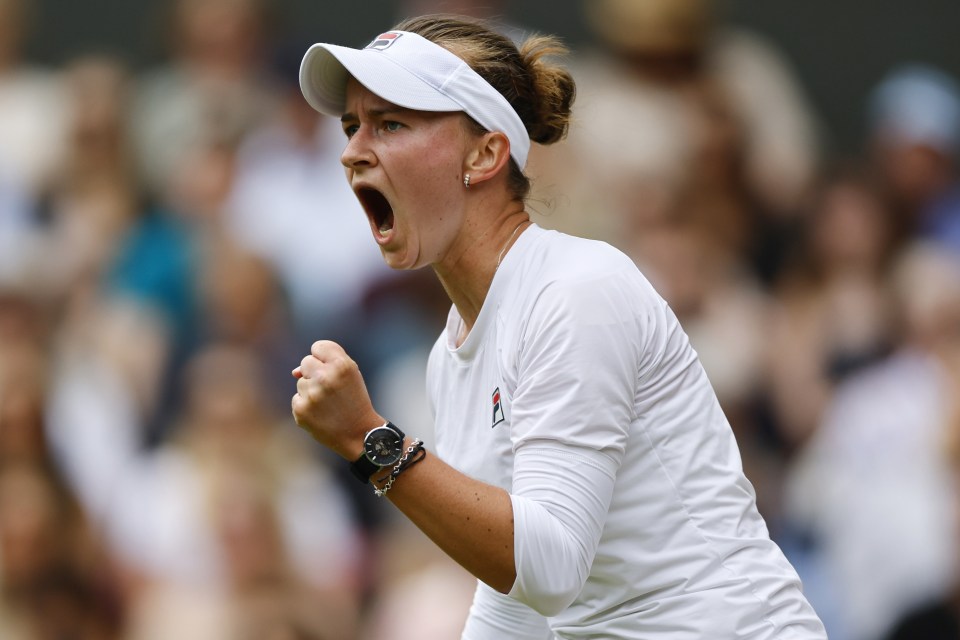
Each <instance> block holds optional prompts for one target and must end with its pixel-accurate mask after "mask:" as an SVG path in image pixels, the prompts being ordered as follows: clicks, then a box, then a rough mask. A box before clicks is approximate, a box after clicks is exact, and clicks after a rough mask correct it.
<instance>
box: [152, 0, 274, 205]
mask: <svg viewBox="0 0 960 640" xmlns="http://www.w3.org/2000/svg"><path fill="white" fill-rule="evenodd" d="M169 3H170V9H171V14H172V20H171V26H172V28H171V33H170V34H169V36H170V37H169V42H170V45H171V48H172V59H171V60H170V61H169V62H168V63H166V64H165V65H163V66H161V67H159V68H157V69H154V70H152V71H150V72H148V73H146V74H144V75H143V76H142V78H141V81H140V83H139V87H138V90H137V101H136V109H135V111H134V116H135V117H134V132H135V134H136V140H137V146H138V149H139V151H140V156H139V160H140V164H141V167H142V168H143V171H144V172H145V177H146V180H147V184H148V185H149V186H150V187H151V189H153V190H154V192H155V193H156V194H160V195H161V196H162V195H164V194H166V193H167V192H168V190H169V189H170V186H171V185H170V182H171V179H172V175H173V172H174V171H175V170H176V169H177V168H178V167H180V166H181V165H182V163H183V161H184V159H185V158H188V157H190V154H191V152H193V151H194V150H195V149H197V148H201V149H203V148H211V147H215V146H217V145H219V144H235V143H236V141H238V140H239V139H241V138H242V137H243V135H245V134H246V133H247V132H248V131H249V130H250V128H251V127H253V126H254V125H255V124H256V123H258V122H259V121H260V120H261V119H262V118H263V117H264V116H265V115H266V114H268V113H269V112H270V111H271V110H272V108H273V103H274V99H273V95H272V87H271V84H270V82H269V80H268V79H267V76H266V74H265V73H264V69H263V67H264V61H265V59H266V57H265V54H264V51H265V46H266V39H267V36H268V33H267V31H268V29H267V25H268V23H269V21H268V17H269V13H268V8H269V4H268V3H266V2H264V0H169Z"/></svg>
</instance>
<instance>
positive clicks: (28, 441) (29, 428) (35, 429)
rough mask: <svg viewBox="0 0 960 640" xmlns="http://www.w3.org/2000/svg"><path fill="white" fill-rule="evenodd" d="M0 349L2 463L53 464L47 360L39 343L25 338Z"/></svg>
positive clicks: (0, 463) (0, 449)
mask: <svg viewBox="0 0 960 640" xmlns="http://www.w3.org/2000/svg"><path fill="white" fill-rule="evenodd" d="M3 344H4V347H3V348H2V349H0V465H3V464H5V463H7V462H14V461H15V462H29V463H33V464H38V465H48V464H50V463H51V459H50V456H49V450H48V448H47V440H46V433H45V431H44V408H45V407H44V405H45V402H46V389H47V384H46V371H45V369H46V360H45V353H44V352H43V351H42V350H41V349H40V347H39V346H37V345H34V344H31V343H30V342H27V341H25V340H24V339H23V338H22V337H20V339H18V340H16V341H12V342H5V343H3Z"/></svg>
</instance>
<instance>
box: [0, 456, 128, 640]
mask: <svg viewBox="0 0 960 640" xmlns="http://www.w3.org/2000/svg"><path fill="white" fill-rule="evenodd" d="M83 527H84V520H83V516H82V514H81V512H80V511H79V510H78V508H77V505H76V504H75V503H74V502H73V499H72V496H71V495H70V494H69V492H68V491H67V490H66V488H65V487H63V486H62V485H61V484H60V483H59V482H58V481H57V479H56V477H55V476H54V475H53V474H52V473H51V471H50V469H48V468H46V467H42V466H38V465H36V464H32V463H29V462H22V461H21V462H9V461H8V462H5V463H4V464H2V465H0V633H2V636H3V637H4V638H11V640H13V639H20V638H23V639H26V638H31V639H33V638H36V639H37V640H58V639H60V638H63V637H65V634H70V635H69V637H72V638H77V639H78V640H111V639H112V638H116V637H118V636H117V635H116V631H117V629H118V628H119V623H120V620H119V618H118V617H117V610H116V607H115V606H114V605H115V602H114V601H113V600H112V598H111V596H110V595H109V592H108V591H106V590H105V589H104V586H105V584H106V583H105V582H104V578H105V577H106V576H105V575H104V573H103V567H102V566H101V567H100V572H101V573H100V575H99V576H96V575H95V574H94V573H93V566H95V565H94V564H92V562H96V559H95V558H93V557H91V556H90V555H89V553H90V549H89V548H88V546H87V544H86V541H87V537H86V535H85V534H84V531H83Z"/></svg>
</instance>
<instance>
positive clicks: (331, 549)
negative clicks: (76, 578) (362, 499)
mask: <svg viewBox="0 0 960 640" xmlns="http://www.w3.org/2000/svg"><path fill="white" fill-rule="evenodd" d="M96 364H97V363H96V360H95V359H84V360H79V361H70V360H67V359H63V360H61V361H60V362H59V370H58V376H57V379H56V380H55V384H54V389H55V392H54V393H55V395H54V397H53V405H52V409H51V417H50V426H51V429H50V437H51V439H52V440H53V441H54V444H55V445H56V450H57V452H58V454H59V458H60V459H61V460H62V462H63V465H64V468H65V469H66V470H67V471H68V477H69V478H70V480H71V481H72V482H73V483H74V484H75V485H76V486H78V487H81V488H82V489H85V490H82V491H80V496H81V498H82V499H83V500H84V504H85V506H86V508H87V510H88V512H89V513H91V514H93V516H94V518H95V523H96V524H97V525H98V526H99V528H100V530H102V531H104V532H106V534H107V539H108V541H109V543H110V548H111V549H112V551H113V553H115V554H116V557H117V558H118V560H119V561H120V563H121V565H122V566H123V567H124V569H125V573H126V574H127V575H128V576H129V578H130V584H131V585H133V587H134V590H133V591H132V592H131V605H132V610H131V616H133V618H134V619H135V620H137V621H139V622H132V623H131V624H133V625H134V626H135V627H137V628H140V627H139V626H138V625H140V624H142V625H145V626H144V628H145V629H146V631H144V633H148V632H149V630H150V629H153V628H154V627H155V626H156V625H158V624H159V622H158V621H166V622H169V623H170V624H174V623H179V624H180V625H182V626H179V627H177V628H178V629H181V630H183V629H190V627H191V624H193V623H191V622H190V621H191V620H195V621H196V624H197V625H198V626H197V629H198V631H196V632H195V633H199V634H200V635H198V636H196V637H204V638H215V637H225V638H232V637H235V636H232V635H230V634H229V632H227V635H225V636H224V635H222V632H221V631H217V632H216V633H217V635H214V633H215V632H214V631H213V630H212V629H221V625H227V626H228V627H229V624H231V623H230V620H231V614H230V611H231V610H232V607H231V604H230V603H231V602H232V601H233V600H232V597H233V596H232V595H231V594H234V595H235V591H234V590H235V589H236V588H239V586H240V582H244V580H246V579H247V578H246V577H245V576H247V577H249V576H248V572H253V573H256V572H257V571H259V569H258V568H257V567H258V566H259V565H257V563H258V562H259V561H260V560H258V559H257V557H249V556H245V555H243V554H242V553H240V552H243V551H244V550H245V549H246V550H247V551H251V549H250V547H249V546H245V547H234V546H232V545H234V544H235V543H238V542H242V540H241V539H238V538H234V537H231V535H228V534H229V533H230V531H231V529H230V528H229V527H228V528H227V529H224V528H223V527H225V526H228V525H230V522H232V521H227V520H223V518H226V517H228V516H230V517H232V515H231V513H232V512H231V511H230V510H227V511H223V510H222V509H221V506H222V508H223V509H226V508H227V507H230V505H232V504H233V502H231V501H228V502H226V503H222V502H221V500H224V499H226V498H227V497H229V496H232V495H233V491H234V490H237V491H239V490H241V489H243V487H244V486H245V485H243V484H242V483H240V484H238V483H239V482H240V481H241V479H243V477H244V476H249V478H252V479H258V478H259V479H262V480H263V482H264V483H263V484H257V485H256V487H258V488H257V491H264V492H265V493H263V494H257V495H260V496H261V497H269V509H270V510H271V512H272V510H275V511H276V518H277V522H278V525H277V526H278V527H279V531H278V533H277V534H276V535H278V536H279V538H278V539H275V540H274V544H277V545H282V548H283V550H284V551H283V552H282V553H281V552H280V551H279V550H277V551H276V555H273V556H271V555H270V554H269V551H270V549H269V548H266V547H265V548H263V549H260V550H257V549H253V550H252V551H256V552H257V553H260V552H262V553H265V554H267V556H266V558H265V560H267V561H270V562H274V561H275V562H277V563H285V562H288V566H287V568H288V569H289V570H290V571H291V572H293V573H292V575H293V576H294V577H295V578H296V580H297V581H298V584H299V583H300V582H302V583H303V584H304V585H307V587H308V588H309V589H311V590H313V591H314V592H316V593H315V597H316V598H317V599H318V602H325V603H327V604H329V605H330V607H329V609H328V608H324V609H323V611H324V612H325V613H327V614H328V615H329V616H330V617H329V619H327V620H325V624H326V625H327V626H329V627H330V629H344V628H346V629H349V628H350V627H351V625H352V624H353V617H354V616H355V615H356V614H355V611H356V597H357V596H356V594H357V588H358V585H359V580H358V579H357V576H356V575H355V571H356V568H357V565H356V563H357V559H358V545H359V540H358V539H357V537H356V536H355V530H354V528H353V520H352V517H351V510H350V507H349V505H348V504H347V503H346V502H345V500H344V498H343V496H342V495H341V493H340V492H339V489H338V487H337V486H336V485H335V483H333V482H332V479H331V478H330V477H329V475H328V473H327V470H326V469H325V468H324V467H322V466H319V465H318V463H317V458H316V457H315V455H313V453H312V451H313V450H312V448H311V446H310V442H309V441H308V440H307V439H306V438H307V437H306V435H304V434H300V433H298V432H297V431H296V430H294V429H292V428H291V427H290V425H289V424H286V423H288V422H289V419H288V418H281V417H279V416H276V415H273V414H272V413H270V412H269V411H268V410H266V409H265V406H266V405H265V404H264V401H263V398H262V396H261V394H260V391H261V389H262V388H263V384H262V377H261V376H262V372H261V371H260V363H259V362H258V361H257V359H256V357H255V356H254V355H253V354H251V352H250V351H249V350H247V349H245V348H242V347H230V346H217V345H210V346H209V347H207V348H205V349H204V350H202V351H200V352H199V353H198V354H197V355H196V356H194V358H193V359H192V360H191V363H190V366H189V368H188V370H187V372H188V375H187V376H186V377H185V380H184V384H185V385H186V386H187V389H186V394H185V401H186V405H185V406H184V408H183V413H182V417H181V420H180V422H179V423H178V424H177V425H176V427H175V429H174V430H173V432H172V434H173V439H172V440H170V441H168V442H167V443H165V444H163V445H162V446H160V447H159V448H158V449H157V450H155V451H143V450H142V448H141V447H139V446H138V441H139V438H138V436H137V430H138V429H139V428H141V425H140V424H139V423H138V422H137V420H136V415H135V413H133V412H131V411H130V410H129V406H127V407H125V403H124V402H123V401H121V400H120V398H121V397H122V380H119V379H116V378H115V377H114V375H113V374H111V372H110V371H109V370H105V369H103V368H98V367H97V366H96ZM118 391H119V393H120V394H121V395H116V394H117V392H118ZM111 392H113V394H114V395H111ZM128 404H129V403H127V405H128ZM244 482H246V480H245V481H244ZM258 482H259V481H258ZM258 499H259V498H258ZM264 499H265V498H264ZM258 504H259V503H258ZM144 505H149V508H145V507H144ZM218 505H221V506H218ZM263 508H267V506H266V503H264V505H263ZM243 522H246V520H244V521H243ZM254 524H257V526H261V525H263V526H267V525H269V521H268V520H264V521H263V522H256V523H254ZM239 533H242V532H239ZM268 534H269V531H265V532H249V535H258V536H259V535H268ZM244 535H247V534H246V533H244ZM271 558H273V560H271ZM246 562H252V563H253V564H252V565H249V566H248V565H245V564H244V563H246ZM238 563H239V564H238ZM271 566H272V565H271ZM278 566H279V565H278ZM250 579H251V580H254V581H256V579H257V578H256V576H255V575H254V576H253V577H252V578H250ZM238 581H240V582H238ZM241 591H242V590H241ZM144 621H147V622H144ZM150 621H152V622H150ZM164 628H165V629H166V628H167V627H164ZM204 629H211V630H210V631H209V635H203V633H204V632H203V631H202V630H204ZM146 637H154V636H151V635H147V636H146ZM160 637H186V636H181V635H178V634H174V635H161V636H160Z"/></svg>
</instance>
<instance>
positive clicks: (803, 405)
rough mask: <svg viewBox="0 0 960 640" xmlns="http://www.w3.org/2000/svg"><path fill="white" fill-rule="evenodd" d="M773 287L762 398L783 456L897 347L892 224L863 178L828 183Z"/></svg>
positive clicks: (840, 175) (850, 173) (845, 176)
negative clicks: (857, 378)
mask: <svg viewBox="0 0 960 640" xmlns="http://www.w3.org/2000/svg"><path fill="white" fill-rule="evenodd" d="M800 231H801V233H800V234H799V236H798V238H797V242H796V244H795V245H794V247H793V248H792V249H793V250H792V252H791V254H790V256H789V258H788V260H787V261H786V264H785V266H784V268H783V271H782V273H781V276H780V278H779V279H778V282H777V283H776V285H775V288H774V293H775V301H776V304H775V305H774V306H773V313H772V315H771V317H770V318H769V320H770V322H769V325H768V329H769V335H768V337H769V345H770V349H769V350H768V353H767V377H766V380H767V385H766V391H767V394H768V399H769V401H770V405H771V406H770V408H771V410H772V416H771V417H772V420H773V427H774V429H775V433H776V437H777V439H778V440H779V441H780V443H781V444H782V446H784V447H785V449H786V451H787V452H790V451H793V450H795V449H796V448H798V447H800V446H801V445H802V444H803V443H804V442H805V441H806V440H807V438H809V437H810V435H811V434H812V433H813V431H814V430H815V428H816V426H817V425H818V424H819V422H820V419H821V414H822V412H823V409H824V406H825V405H826V404H827V403H828V402H829V401H830V397H831V394H832V390H833V388H834V386H835V385H836V384H837V383H838V382H840V381H841V380H842V379H843V378H844V377H846V376H847V375H848V374H850V373H852V372H853V371H855V370H856V369H858V368H861V367H863V366H866V365H868V364H871V363H872V362H874V361H876V360H877V359H879V358H882V357H884V356H885V355H886V354H887V353H888V352H889V351H890V349H891V348H892V343H893V341H894V340H895V328H894V320H893V310H892V307H893V304H892V301H891V300H890V292H889V287H888V280H889V267H890V262H891V259H892V256H893V255H894V254H893V250H894V221H893V214H892V212H891V211H890V207H889V206H888V204H887V202H886V200H885V199H884V198H883V192H882V191H881V190H880V188H879V186H878V184H877V183H876V182H875V181H874V180H873V179H872V177H870V176H869V175H867V174H866V173H864V172H862V171H860V170H859V169H853V168H851V169H847V168H844V169H841V170H838V171H836V172H835V173H833V174H832V175H830V176H827V177H825V178H824V179H823V181H822V182H821V184H820V185H819V186H818V188H817V193H816V194H815V196H814V198H813V200H812V202H811V207H810V212H809V215H807V216H806V217H805V218H804V220H803V226H802V227H801V229H800Z"/></svg>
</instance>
